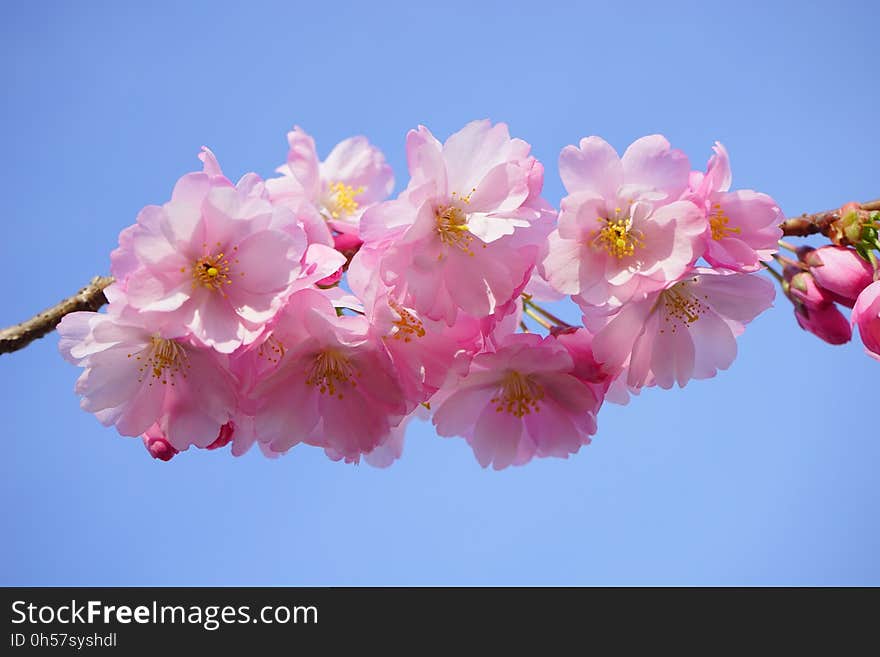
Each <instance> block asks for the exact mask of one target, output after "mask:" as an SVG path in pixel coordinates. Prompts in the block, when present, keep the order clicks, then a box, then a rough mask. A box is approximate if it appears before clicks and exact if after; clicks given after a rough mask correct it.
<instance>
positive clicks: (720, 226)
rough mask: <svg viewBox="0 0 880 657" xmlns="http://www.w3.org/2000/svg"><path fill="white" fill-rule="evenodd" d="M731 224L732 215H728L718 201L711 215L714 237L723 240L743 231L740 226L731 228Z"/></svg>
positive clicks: (710, 224)
mask: <svg viewBox="0 0 880 657" xmlns="http://www.w3.org/2000/svg"><path fill="white" fill-rule="evenodd" d="M729 224H730V217H728V216H727V215H726V214H725V212H724V210H722V209H721V204H720V203H716V204H715V205H713V206H712V214H711V215H710V216H709V227H710V228H711V230H712V239H713V240H716V241H718V240H723V239H724V238H725V237H730V236H731V235H735V234H738V233H741V232H742V230H741V229H740V228H739V226H736V227H734V228H731V227H730V225H729Z"/></svg>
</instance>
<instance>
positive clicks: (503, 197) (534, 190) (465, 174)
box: [361, 121, 548, 326]
mask: <svg viewBox="0 0 880 657" xmlns="http://www.w3.org/2000/svg"><path fill="white" fill-rule="evenodd" d="M406 149H407V160H408V163H409V170H410V175H411V180H410V183H409V186H408V187H407V189H406V190H405V191H404V192H403V193H402V194H401V195H400V196H399V197H398V198H397V199H395V200H394V201H388V202H385V203H382V204H379V205H377V206H375V207H373V208H371V209H369V210H368V211H367V212H366V213H365V214H364V217H363V220H362V222H361V238H362V239H363V240H364V242H365V249H366V250H367V251H370V250H372V251H374V252H377V253H378V256H379V257H378V258H377V261H378V265H377V267H378V275H379V277H380V278H381V281H382V283H384V284H385V285H387V286H389V287H390V288H391V289H392V290H393V294H394V296H395V297H397V298H402V299H404V300H405V301H406V303H407V304H408V305H410V306H412V307H413V308H415V309H416V310H417V311H418V312H419V313H423V314H424V315H425V316H426V317H428V318H430V319H434V320H441V321H445V322H446V323H447V324H449V325H450V326H451V325H452V324H453V323H454V322H455V320H456V318H457V316H458V314H459V312H463V313H465V314H467V315H470V316H472V317H486V316H488V315H493V314H494V313H495V312H496V310H497V309H498V308H499V307H501V306H503V305H504V304H506V303H508V302H509V301H510V300H511V299H512V298H513V297H514V296H515V295H516V294H518V290H521V289H522V287H524V286H525V284H526V283H527V282H528V278H529V275H530V273H531V269H532V267H533V266H534V262H535V258H536V257H537V253H538V242H539V241H540V239H541V237H542V236H541V235H539V234H538V233H537V232H536V233H535V235H534V239H532V240H531V242H530V241H529V239H528V238H524V237H522V236H519V235H515V234H514V233H518V232H521V231H527V230H528V229H530V228H531V226H532V224H533V223H536V222H538V220H539V219H541V218H542V217H543V216H544V215H545V214H546V213H547V211H548V206H547V205H546V203H545V202H544V201H543V200H541V199H540V190H541V186H542V184H543V168H542V167H541V166H540V164H539V163H538V162H537V161H536V160H535V158H533V157H530V156H529V150H530V146H529V145H528V144H527V143H526V142H524V141H522V140H520V139H511V138H510V135H509V133H508V130H507V126H506V125H504V124H503V123H499V124H496V125H494V126H493V125H491V124H490V123H489V122H488V121H475V122H473V123H469V124H468V125H467V126H465V127H464V128H463V129H462V130H460V131H459V132H457V133H455V134H454V135H452V136H451V137H450V138H449V139H447V140H446V142H445V143H444V144H441V143H440V142H439V141H437V139H435V138H434V136H433V135H432V134H431V133H430V132H429V131H428V129H427V128H425V127H419V129H418V130H412V131H410V133H409V134H408V135H407V142H406ZM365 257H366V256H365Z"/></svg>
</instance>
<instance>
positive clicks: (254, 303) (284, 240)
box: [109, 165, 306, 353]
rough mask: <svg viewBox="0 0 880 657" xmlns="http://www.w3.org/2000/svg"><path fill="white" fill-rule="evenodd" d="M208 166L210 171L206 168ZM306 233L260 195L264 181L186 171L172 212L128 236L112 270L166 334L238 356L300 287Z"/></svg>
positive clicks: (166, 209)
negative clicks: (297, 285)
mask: <svg viewBox="0 0 880 657" xmlns="http://www.w3.org/2000/svg"><path fill="white" fill-rule="evenodd" d="M206 168H207V165H206ZM305 248H306V240H305V235H304V234H303V232H302V230H301V229H300V228H299V227H298V226H297V224H296V223H295V222H294V221H293V218H292V216H291V214H290V212H289V211H288V210H285V209H283V208H277V207H273V206H272V205H271V204H270V203H269V202H268V201H266V200H265V199H264V198H262V190H261V189H260V185H259V184H258V179H257V178H256V177H254V176H249V177H245V178H243V179H242V182H240V183H239V186H238V187H235V186H232V184H231V183H229V181H228V180H226V179H225V178H223V177H222V176H219V175H213V176H212V175H208V174H206V173H193V174H188V175H186V176H184V177H183V178H181V179H180V181H179V182H178V183H177V185H176V186H175V188H174V192H173V194H172V197H171V201H169V202H168V203H166V204H165V205H164V206H148V207H146V208H144V209H143V210H142V211H141V213H140V215H138V220H137V224H136V225H135V226H134V227H133V228H132V229H127V230H125V231H123V233H122V235H121V236H120V247H119V249H118V251H117V253H116V255H115V257H114V259H113V260H112V266H111V271H112V273H113V275H114V276H115V277H116V279H117V281H119V283H118V284H117V286H118V288H119V289H118V291H111V292H110V297H109V298H111V301H113V300H114V297H116V298H119V297H121V295H124V300H125V304H126V305H127V306H128V308H129V309H130V310H131V311H134V312H137V313H139V314H140V315H141V318H142V321H144V322H147V323H149V324H150V325H151V326H153V327H154V328H156V329H161V330H162V332H163V335H167V336H186V335H192V336H193V338H194V339H196V340H197V341H198V342H199V343H201V344H203V345H205V346H209V347H213V348H215V349H217V350H218V351H221V352H223V353H231V352H232V351H234V350H235V349H237V348H238V347H240V346H241V345H242V344H248V343H250V342H252V341H253V340H254V339H256V337H257V336H258V335H259V333H260V331H261V328H262V326H263V324H264V323H265V322H267V321H268V320H270V319H271V318H272V317H273V316H274V315H275V314H276V313H277V312H278V310H279V309H280V307H281V306H282V305H283V303H284V301H285V299H286V298H287V296H288V295H289V294H290V293H291V292H292V291H293V289H294V282H295V281H296V279H297V277H298V276H299V275H300V273H301V269H302V265H301V260H302V258H303V255H304V251H305Z"/></svg>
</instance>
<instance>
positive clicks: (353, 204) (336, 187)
mask: <svg viewBox="0 0 880 657" xmlns="http://www.w3.org/2000/svg"><path fill="white" fill-rule="evenodd" d="M329 190H330V198H329V201H328V203H327V205H326V207H327V210H328V211H329V212H330V216H331V217H333V218H334V219H339V218H340V217H347V216H349V215H352V214H354V213H355V212H357V209H358V208H359V207H360V204H359V203H358V202H357V201H356V200H355V199H356V198H357V197H358V196H360V195H361V194H363V193H364V188H363V187H352V186H351V185H346V184H345V183H342V182H333V183H330V186H329Z"/></svg>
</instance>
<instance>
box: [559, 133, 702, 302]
mask: <svg viewBox="0 0 880 657" xmlns="http://www.w3.org/2000/svg"><path fill="white" fill-rule="evenodd" d="M559 171H560V174H561V175H562V181H563V183H564V184H565V188H566V190H567V191H568V196H566V197H565V198H564V199H562V209H561V212H560V214H559V228H558V229H557V230H556V231H554V232H553V233H551V235H550V238H549V243H548V245H547V254H546V256H545V257H544V259H543V262H542V267H543V274H544V276H545V278H546V279H547V280H548V281H549V282H550V284H551V285H552V286H553V287H555V288H556V289H557V290H558V291H560V292H562V293H564V294H570V295H572V297H573V298H574V300H575V301H576V302H578V303H579V304H580V305H582V306H594V307H597V306H605V305H611V306H614V307H618V306H620V305H621V304H623V303H626V302H628V301H629V300H630V299H637V298H638V297H644V296H645V295H646V294H650V293H651V292H655V291H657V290H660V289H663V288H664V287H665V286H666V285H667V284H668V283H669V282H670V281H674V280H676V279H678V278H679V277H680V276H681V275H682V274H684V273H685V272H686V271H687V269H688V268H689V267H690V266H691V264H692V263H693V262H694V261H695V260H696V259H697V258H698V257H699V256H700V255H701V253H702V250H703V234H704V232H705V219H704V217H703V214H702V211H701V210H700V208H698V207H697V206H696V205H694V204H693V203H692V202H690V201H687V200H679V199H680V197H681V196H682V193H683V192H684V191H685V188H686V187H687V184H688V179H689V172H690V165H689V163H688V160H687V157H686V156H685V155H684V154H683V153H682V152H681V151H678V150H673V149H672V148H671V147H670V145H669V142H667V141H666V139H664V138H663V137H661V136H660V135H653V136H649V137H642V138H641V139H639V140H637V141H635V142H634V143H633V144H632V145H631V146H630V147H629V148H627V150H626V152H625V153H624V154H623V157H619V156H618V154H617V153H616V152H615V150H614V149H613V148H612V147H611V146H610V145H609V144H608V143H607V142H605V141H604V140H602V139H600V138H599V137H587V138H585V139H582V140H581V142H580V146H578V147H575V146H566V147H565V148H564V149H563V150H562V153H561V154H560V156H559Z"/></svg>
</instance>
